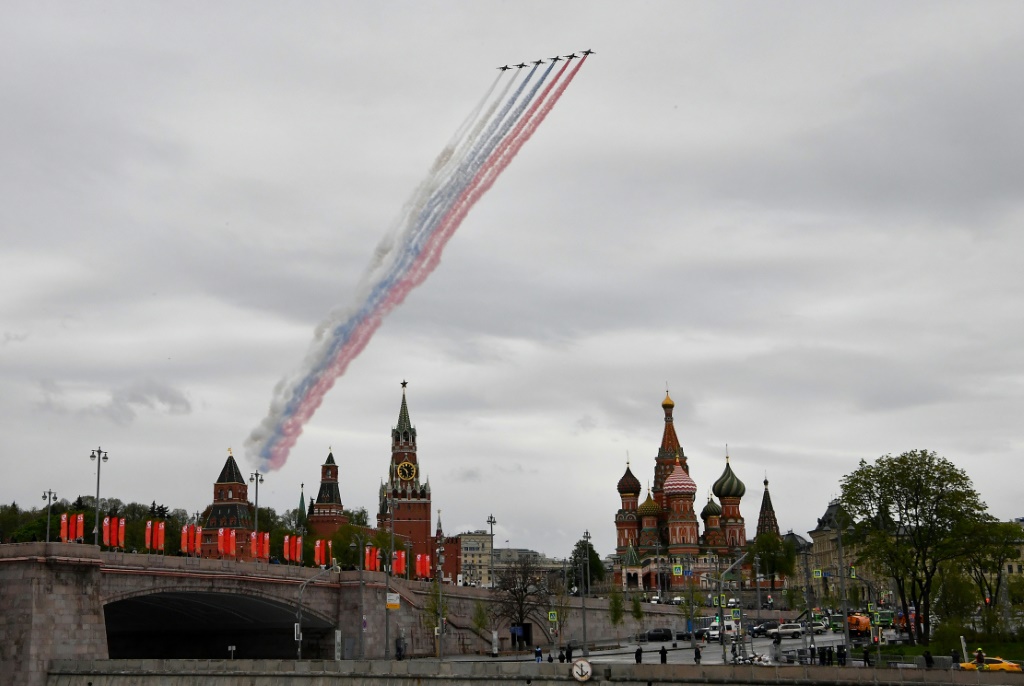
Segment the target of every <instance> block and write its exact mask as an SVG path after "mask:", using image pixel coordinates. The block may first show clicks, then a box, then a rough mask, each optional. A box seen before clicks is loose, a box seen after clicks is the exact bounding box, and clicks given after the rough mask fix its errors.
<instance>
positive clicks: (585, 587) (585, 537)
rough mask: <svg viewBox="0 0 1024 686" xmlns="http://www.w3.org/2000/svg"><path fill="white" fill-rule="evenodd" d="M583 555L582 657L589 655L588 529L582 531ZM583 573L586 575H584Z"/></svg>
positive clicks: (581, 599)
mask: <svg viewBox="0 0 1024 686" xmlns="http://www.w3.org/2000/svg"><path fill="white" fill-rule="evenodd" d="M583 541H584V546H583V557H584V563H583V564H584V565H585V570H586V572H584V570H583V569H581V570H580V581H581V582H582V583H583V589H582V590H583V592H582V593H581V594H580V607H581V608H582V610H583V657H588V656H589V655H590V650H589V649H588V648H587V591H588V590H589V589H590V530H589V529H587V530H586V531H584V532H583ZM584 574H586V576H585V577H584Z"/></svg>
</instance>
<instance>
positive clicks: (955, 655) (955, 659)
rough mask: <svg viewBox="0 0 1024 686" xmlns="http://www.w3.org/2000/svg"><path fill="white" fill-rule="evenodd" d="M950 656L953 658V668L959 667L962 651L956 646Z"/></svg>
mask: <svg viewBox="0 0 1024 686" xmlns="http://www.w3.org/2000/svg"><path fill="white" fill-rule="evenodd" d="M949 656H950V657H951V658H953V669H956V668H957V667H959V666H960V652H959V651H958V650H957V649H956V648H953V652H951V653H950V654H949Z"/></svg>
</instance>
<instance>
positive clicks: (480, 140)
mask: <svg viewBox="0 0 1024 686" xmlns="http://www.w3.org/2000/svg"><path fill="white" fill-rule="evenodd" d="M584 61H586V57H584V58H583V59H581V60H580V61H579V62H578V63H577V64H576V65H575V68H574V69H572V70H571V71H569V72H568V76H565V74H566V71H567V69H568V67H569V65H568V63H566V64H564V65H563V66H562V68H561V69H560V70H559V72H558V73H557V74H556V75H555V77H554V78H552V79H551V80H550V81H549V80H548V77H549V75H550V74H551V72H552V70H553V67H554V64H553V63H552V64H550V65H549V66H548V68H547V69H546V70H544V72H543V73H542V74H541V75H540V76H539V77H538V78H537V79H536V81H534V80H533V77H534V75H535V73H536V72H537V71H538V69H537V66H534V67H533V68H532V69H531V70H529V72H528V73H527V75H526V76H525V78H523V79H522V80H521V81H519V82H518V86H517V87H516V88H515V90H514V91H513V90H512V89H513V86H514V85H515V84H516V83H517V81H518V78H517V76H518V71H517V72H515V73H513V74H512V76H511V78H510V79H508V80H507V83H506V84H505V85H504V87H503V88H501V89H500V90H499V91H498V94H497V96H496V97H493V98H492V93H494V91H495V89H496V88H497V86H498V84H499V82H500V81H501V80H502V77H503V73H502V74H500V75H499V77H498V78H497V79H495V81H494V82H493V83H492V84H491V85H490V87H489V88H488V89H487V91H486V92H485V94H484V96H483V98H481V100H480V101H479V102H478V104H477V105H476V106H475V107H474V109H473V110H472V111H471V113H470V115H469V116H468V117H467V118H466V119H465V121H463V123H462V124H461V125H460V126H459V128H458V129H457V131H456V133H455V135H454V136H453V137H452V139H451V141H450V142H449V143H448V144H447V145H446V146H445V147H444V149H442V151H441V152H440V153H439V154H438V156H437V158H436V159H435V161H434V163H433V165H432V166H431V169H430V171H429V173H428V174H427V176H426V178H424V179H423V181H422V182H420V184H419V186H417V188H416V189H415V190H414V192H413V193H412V195H411V196H410V198H409V200H408V201H406V203H405V204H404V205H403V207H402V211H401V213H400V214H399V217H398V220H397V221H396V222H395V224H394V225H393V227H392V229H391V230H390V231H389V232H388V234H387V235H385V237H384V238H383V239H382V240H381V242H380V243H379V244H378V246H377V248H376V249H375V250H374V254H373V256H372V258H371V261H370V264H369V265H368V267H367V270H366V272H365V274H364V275H363V277H362V278H361V279H360V281H359V284H358V286H357V287H356V293H355V297H354V301H353V304H352V305H350V306H349V307H346V308H342V309H337V310H334V311H333V312H331V313H330V315H329V316H328V317H327V319H325V321H323V322H322V323H321V324H320V325H319V326H317V328H316V330H315V332H314V338H313V342H312V343H311V344H310V347H309V350H308V351H307V353H306V355H305V357H304V359H303V362H302V364H301V365H300V367H299V369H298V370H297V371H296V372H295V373H294V374H292V375H290V376H288V377H286V378H284V379H282V380H281V381H280V382H278V384H277V385H276V386H275V388H274V394H273V398H272V400H271V405H270V410H269V412H268V414H267V416H266V417H265V418H264V419H263V421H261V422H260V424H259V425H258V426H257V427H256V428H255V429H253V431H252V432H251V433H250V435H249V437H248V438H247V439H246V441H245V447H246V452H247V454H248V455H249V457H250V458H251V459H253V460H254V461H256V462H257V463H258V465H259V466H260V468H262V469H268V470H274V469H279V468H281V467H282V466H284V463H285V462H286V461H287V459H288V454H289V452H290V451H291V448H292V447H293V446H294V445H295V442H296V441H297V440H298V438H299V436H300V435H301V433H302V429H303V427H304V425H305V423H306V422H307V421H308V420H309V419H310V418H311V417H312V416H313V414H314V413H315V412H316V410H317V408H319V407H320V404H321V403H322V402H323V398H324V396H325V395H326V394H327V392H328V391H330V389H331V388H332V387H333V385H334V383H335V381H336V380H337V379H338V378H339V377H340V376H341V375H342V374H344V373H345V370H346V369H347V368H348V365H349V363H351V361H352V360H353V359H355V358H356V357H357V356H358V355H359V353H360V352H362V351H363V349H364V348H365V347H366V346H367V344H369V342H370V340H371V339H372V337H373V334H374V333H375V332H376V331H377V329H378V328H379V327H380V325H381V323H382V322H383V320H384V317H386V316H387V314H388V313H390V312H391V311H392V310H393V309H394V308H395V307H397V306H399V305H400V304H401V303H402V302H403V301H404V300H405V298H406V296H407V295H408V294H409V293H410V292H411V291H412V289H414V288H415V287H416V286H418V285H420V284H421V283H423V281H425V280H426V278H427V277H428V276H429V275H430V273H431V272H433V271H434V269H436V268H437V265H438V264H439V263H440V259H441V253H442V252H443V250H444V247H445V245H446V244H447V242H448V240H449V239H450V238H451V236H452V235H454V233H455V231H456V230H457V229H458V227H459V225H460V224H461V223H462V221H463V220H464V219H465V217H466V216H467V214H468V213H469V211H470V210H471V209H472V208H473V206H474V205H475V204H476V203H477V201H479V199H480V198H481V197H482V196H483V195H484V194H485V193H486V192H487V191H488V190H489V189H490V188H491V186H492V185H493V184H494V182H495V181H496V180H497V178H498V176H500V175H501V172H502V171H504V169H505V168H506V167H507V166H508V165H509V164H510V163H511V161H512V159H513V158H514V157H515V155H516V154H517V153H518V151H519V149H520V148H522V146H523V145H524V144H525V143H526V141H527V140H529V138H530V137H531V136H532V135H533V133H534V131H536V129H537V127H538V126H540V124H541V122H543V120H544V118H545V117H546V116H547V114H548V112H550V111H551V108H552V107H554V105H555V104H556V103H557V102H558V99H559V98H560V97H561V94H562V93H563V92H564V91H565V89H566V87H568V85H569V83H571V81H572V79H573V77H574V76H575V75H576V73H577V72H578V71H579V69H580V67H582V65H583V62H584ZM531 82H532V84H533V85H532V86H530V84H531ZM542 87H543V91H541V88H542ZM510 91H512V94H511V95H509V92H510ZM538 93H539V95H538Z"/></svg>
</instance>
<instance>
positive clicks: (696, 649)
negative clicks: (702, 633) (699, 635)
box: [693, 646, 700, 665]
mask: <svg viewBox="0 0 1024 686" xmlns="http://www.w3.org/2000/svg"><path fill="white" fill-rule="evenodd" d="M693 663H694V664H695V665H699V664H700V646H693Z"/></svg>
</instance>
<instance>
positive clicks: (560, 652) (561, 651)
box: [558, 650, 565, 662]
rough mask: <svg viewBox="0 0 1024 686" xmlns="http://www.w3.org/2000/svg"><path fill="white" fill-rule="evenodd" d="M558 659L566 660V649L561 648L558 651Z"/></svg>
mask: <svg viewBox="0 0 1024 686" xmlns="http://www.w3.org/2000/svg"><path fill="white" fill-rule="evenodd" d="M558 661H559V662H565V651H564V650H559V651H558Z"/></svg>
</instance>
